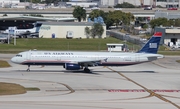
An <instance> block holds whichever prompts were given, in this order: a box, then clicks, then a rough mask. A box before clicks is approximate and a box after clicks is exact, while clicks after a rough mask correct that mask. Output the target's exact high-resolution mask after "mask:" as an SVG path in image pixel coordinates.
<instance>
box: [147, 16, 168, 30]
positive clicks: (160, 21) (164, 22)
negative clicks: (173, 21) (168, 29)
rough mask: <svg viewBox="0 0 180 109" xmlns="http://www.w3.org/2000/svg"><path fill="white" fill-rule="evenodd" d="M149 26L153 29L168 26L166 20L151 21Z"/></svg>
mask: <svg viewBox="0 0 180 109" xmlns="http://www.w3.org/2000/svg"><path fill="white" fill-rule="evenodd" d="M149 24H150V25H151V27H152V28H155V27H156V26H160V25H163V26H168V24H169V22H168V19H167V18H157V19H154V20H151V21H150V23H149Z"/></svg>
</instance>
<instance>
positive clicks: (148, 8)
mask: <svg viewBox="0 0 180 109" xmlns="http://www.w3.org/2000/svg"><path fill="white" fill-rule="evenodd" d="M144 10H152V7H150V6H148V7H145V8H144Z"/></svg>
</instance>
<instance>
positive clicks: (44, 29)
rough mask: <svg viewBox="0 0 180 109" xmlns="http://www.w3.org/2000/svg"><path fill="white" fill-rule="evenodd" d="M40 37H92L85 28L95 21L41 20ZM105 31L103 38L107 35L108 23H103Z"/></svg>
mask: <svg viewBox="0 0 180 109" xmlns="http://www.w3.org/2000/svg"><path fill="white" fill-rule="evenodd" d="M39 23H40V22H39ZM41 23H42V26H41V28H40V30H39V37H43V38H69V39H70V38H76V39H81V38H91V37H90V36H89V35H87V34H86V32H85V28H86V27H89V28H90V29H91V27H92V26H93V24H94V23H93V22H41ZM102 25H103V28H104V33H103V34H102V36H101V38H105V37H106V25H105V24H102Z"/></svg>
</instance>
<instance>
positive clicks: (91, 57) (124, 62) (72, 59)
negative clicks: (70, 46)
mask: <svg viewBox="0 0 180 109" xmlns="http://www.w3.org/2000/svg"><path fill="white" fill-rule="evenodd" d="M161 37H162V33H161V32H156V33H155V34H154V35H153V36H152V37H151V38H150V40H149V41H148V42H147V43H146V44H145V45H144V46H143V47H142V48H141V49H140V50H139V51H138V52H135V53H130V52H80V51H38V50H29V51H24V52H20V53H18V54H17V55H16V56H14V57H12V59H11V61H12V62H13V63H16V64H21V65H28V69H27V71H30V65H42V66H43V65H57V66H63V67H64V68H65V69H66V70H81V69H84V72H86V73H90V72H91V71H90V69H89V68H88V67H94V66H128V65H135V64H140V63H144V62H149V61H153V60H156V59H159V58H163V55H161V54H157V51H158V48H159V44H160V40H161Z"/></svg>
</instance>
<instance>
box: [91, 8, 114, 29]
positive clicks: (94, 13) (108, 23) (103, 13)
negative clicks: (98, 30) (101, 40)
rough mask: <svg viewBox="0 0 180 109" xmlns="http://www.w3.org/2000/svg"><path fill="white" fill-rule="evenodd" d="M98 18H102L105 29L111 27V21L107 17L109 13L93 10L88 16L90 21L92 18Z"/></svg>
mask: <svg viewBox="0 0 180 109" xmlns="http://www.w3.org/2000/svg"><path fill="white" fill-rule="evenodd" d="M99 16H101V17H102V18H103V20H104V23H105V24H106V28H107V29H109V27H110V26H112V25H113V21H112V20H111V19H110V17H109V12H104V11H103V10H93V11H92V12H91V13H90V14H89V18H91V20H92V21H93V20H94V18H97V17H99Z"/></svg>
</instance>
